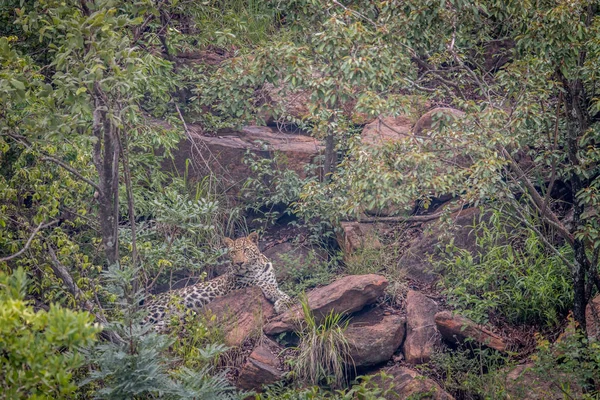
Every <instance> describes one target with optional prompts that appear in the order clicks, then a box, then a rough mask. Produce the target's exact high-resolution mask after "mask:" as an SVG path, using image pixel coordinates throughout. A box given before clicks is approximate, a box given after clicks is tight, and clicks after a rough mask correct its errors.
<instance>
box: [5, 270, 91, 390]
mask: <svg viewBox="0 0 600 400" xmlns="http://www.w3.org/2000/svg"><path fill="white" fill-rule="evenodd" d="M26 287H27V276H26V274H25V272H24V270H23V269H21V268H19V269H17V270H15V271H14V272H13V273H12V274H10V275H9V274H6V273H4V272H0V398H3V399H47V398H61V399H64V398H71V397H72V396H73V394H74V391H75V390H76V389H77V386H76V385H74V384H73V382H72V377H73V372H74V370H75V369H76V368H78V367H80V366H81V365H82V364H83V361H84V358H83V356H82V354H81V353H80V351H79V348H80V347H82V346H88V345H90V344H91V343H92V342H93V341H94V340H95V339H96V334H97V333H98V332H100V329H99V327H98V326H94V325H93V324H92V319H91V317H90V315H89V314H88V313H86V312H74V311H71V310H69V309H65V308H61V307H59V306H56V305H51V306H50V309H49V310H48V311H43V310H40V311H35V310H34V309H33V307H32V306H31V305H30V304H28V301H26V300H25V289H26Z"/></svg>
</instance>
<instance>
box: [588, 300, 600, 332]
mask: <svg viewBox="0 0 600 400" xmlns="http://www.w3.org/2000/svg"><path fill="white" fill-rule="evenodd" d="M585 320H586V329H587V336H588V339H595V340H600V337H599V335H598V334H599V333H600V295H597V296H596V297H594V298H593V299H592V301H590V302H589V303H588V305H587V307H586V308H585Z"/></svg>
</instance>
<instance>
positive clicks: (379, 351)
mask: <svg viewBox="0 0 600 400" xmlns="http://www.w3.org/2000/svg"><path fill="white" fill-rule="evenodd" d="M405 322H406V321H405V319H404V318H403V317H401V316H399V315H386V314H385V313H384V312H383V311H382V310H381V309H379V308H375V309H372V310H369V311H367V312H364V313H361V315H358V316H356V317H354V318H352V320H351V321H350V324H348V327H347V328H346V331H345V337H346V339H347V340H348V344H349V345H350V356H351V357H352V361H353V363H354V366H355V367H357V368H359V367H368V366H373V365H377V364H380V363H382V362H385V361H387V360H389V359H390V358H392V355H393V354H394V352H395V351H396V350H397V349H398V347H400V344H402V339H403V338H404V330H405V328H404V324H405Z"/></svg>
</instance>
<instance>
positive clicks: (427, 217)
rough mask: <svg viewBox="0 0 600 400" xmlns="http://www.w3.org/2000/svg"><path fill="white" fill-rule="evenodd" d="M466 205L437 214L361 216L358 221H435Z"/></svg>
mask: <svg viewBox="0 0 600 400" xmlns="http://www.w3.org/2000/svg"><path fill="white" fill-rule="evenodd" d="M463 207H464V204H461V205H460V206H458V207H455V208H452V209H450V210H443V211H440V212H438V213H435V214H429V215H412V216H410V217H400V216H398V217H367V218H360V219H358V220H357V222H364V223H376V222H429V221H433V220H434V219H438V218H440V217H441V216H443V215H445V214H452V213H455V212H457V211H460V210H462V208H463Z"/></svg>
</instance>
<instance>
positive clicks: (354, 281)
mask: <svg viewBox="0 0 600 400" xmlns="http://www.w3.org/2000/svg"><path fill="white" fill-rule="evenodd" d="M387 285H388V281H387V279H386V278H385V277H383V276H381V275H374V274H369V275H351V276H345V277H343V278H341V279H338V280H337V281H335V282H333V283H332V284H330V285H327V286H324V287H320V288H318V289H315V290H313V291H311V292H310V293H309V294H308V295H307V298H308V305H309V307H310V309H311V310H312V311H313V313H314V315H315V319H316V320H317V322H320V321H321V320H323V318H324V317H325V316H326V315H327V314H328V313H330V312H331V311H333V312H335V313H346V314H351V313H353V312H356V311H359V310H362V309H363V307H364V306H366V305H368V304H371V303H373V302H374V301H375V300H376V299H377V298H378V297H379V296H381V295H382V294H383V291H384V290H385V288H386V287H387ZM302 319H303V314H302V308H301V307H300V305H296V306H294V307H293V308H291V309H290V310H288V311H286V312H285V313H283V314H281V315H280V316H278V317H276V318H274V319H273V320H272V321H271V322H269V323H268V324H267V325H265V327H264V332H265V333H266V334H267V335H276V334H278V333H282V332H289V331H292V330H295V329H297V328H298V327H299V325H300V322H301V321H302Z"/></svg>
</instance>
